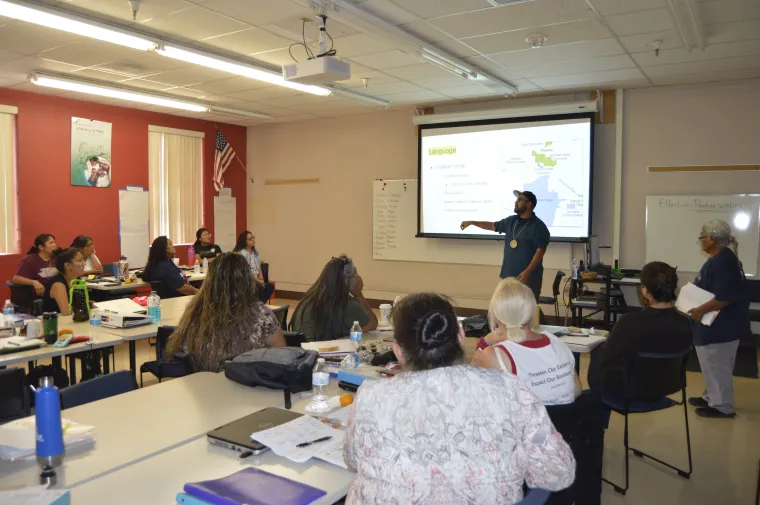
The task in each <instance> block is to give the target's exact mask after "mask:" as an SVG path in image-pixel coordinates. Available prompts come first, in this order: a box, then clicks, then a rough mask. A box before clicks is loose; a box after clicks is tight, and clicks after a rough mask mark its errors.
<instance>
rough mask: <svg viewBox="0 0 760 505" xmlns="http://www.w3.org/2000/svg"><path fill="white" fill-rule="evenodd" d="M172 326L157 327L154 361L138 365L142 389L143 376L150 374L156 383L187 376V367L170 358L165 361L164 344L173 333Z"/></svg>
mask: <svg viewBox="0 0 760 505" xmlns="http://www.w3.org/2000/svg"><path fill="white" fill-rule="evenodd" d="M174 328H175V327H174V326H159V327H158V331H157V332H156V359H155V360H154V361H146V362H145V363H143V364H142V365H140V387H143V374H145V373H148V372H149V373H152V374H153V375H155V376H156V377H158V382H161V380H162V379H166V378H174V377H184V376H185V375H187V373H186V369H187V365H186V364H184V363H182V362H180V361H179V360H177V359H175V358H174V357H172V358H171V359H166V357H165V355H166V344H167V342H168V341H169V337H170V336H171V334H172V333H173V332H174Z"/></svg>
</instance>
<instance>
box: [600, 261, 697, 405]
mask: <svg viewBox="0 0 760 505" xmlns="http://www.w3.org/2000/svg"><path fill="white" fill-rule="evenodd" d="M677 286H678V275H677V274H676V270H675V268H673V267H671V266H670V265H668V264H667V263H663V262H661V261H653V262H652V263H647V264H646V265H644V268H643V269H642V270H641V295H642V296H643V298H644V305H645V308H644V310H642V311H640V312H631V313H628V314H624V315H623V316H622V317H621V318H620V319H618V322H617V323H615V326H614V327H613V328H612V331H611V332H610V334H609V336H608V337H607V341H606V342H605V343H604V345H603V346H601V348H599V349H598V350H597V351H596V352H595V353H593V354H592V359H591V363H590V365H589V374H588V380H589V385H590V386H591V387H592V388H594V389H599V390H601V391H602V392H603V393H607V394H614V395H621V394H623V392H624V384H623V371H624V370H625V368H626V367H627V366H628V365H629V363H630V362H631V359H632V358H633V356H634V354H635V353H636V352H651V353H677V352H681V351H684V350H686V349H688V348H689V347H690V346H691V344H692V332H691V325H690V323H689V319H688V318H687V317H686V316H684V315H682V314H680V313H679V312H678V311H677V310H676V309H675V301H676V288H677ZM654 380H656V379H654ZM632 386H634V389H635V390H634V391H631V392H630V393H631V394H634V395H636V396H638V397H642V398H646V397H647V391H648V390H650V388H651V387H652V384H651V383H647V376H646V374H640V375H637V381H636V383H635V384H633V385H632ZM653 399H654V398H653Z"/></svg>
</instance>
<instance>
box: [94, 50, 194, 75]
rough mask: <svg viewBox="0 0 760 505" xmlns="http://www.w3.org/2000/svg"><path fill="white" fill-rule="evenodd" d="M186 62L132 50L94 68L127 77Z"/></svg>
mask: <svg viewBox="0 0 760 505" xmlns="http://www.w3.org/2000/svg"><path fill="white" fill-rule="evenodd" d="M186 66H187V63H185V62H183V61H178V60H175V59H172V58H167V57H165V56H161V55H159V54H156V53H153V52H147V51H146V52H141V51H133V52H132V54H131V55H130V56H129V57H128V58H123V59H120V60H115V61H109V62H108V63H104V64H102V65H97V66H95V67H94V68H96V69H98V70H101V69H102V70H106V71H109V72H112V73H116V74H121V75H124V76H127V77H138V76H141V75H149V74H155V73H156V72H162V71H166V70H174V69H176V68H182V67H186Z"/></svg>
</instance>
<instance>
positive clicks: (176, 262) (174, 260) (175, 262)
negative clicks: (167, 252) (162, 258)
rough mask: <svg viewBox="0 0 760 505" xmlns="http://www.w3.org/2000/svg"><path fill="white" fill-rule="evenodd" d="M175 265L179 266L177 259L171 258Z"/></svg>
mask: <svg viewBox="0 0 760 505" xmlns="http://www.w3.org/2000/svg"><path fill="white" fill-rule="evenodd" d="M172 261H173V262H174V264H175V265H177V266H179V258H172Z"/></svg>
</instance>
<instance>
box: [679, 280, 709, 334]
mask: <svg viewBox="0 0 760 505" xmlns="http://www.w3.org/2000/svg"><path fill="white" fill-rule="evenodd" d="M713 298H715V295H714V294H712V293H710V292H709V291H705V290H704V289H702V288H700V287H697V286H695V285H694V284H692V283H691V282H689V283H688V284H686V285H685V286H684V287H682V288H681V292H680V293H678V299H677V300H676V308H677V309H678V310H680V311H681V312H684V313H687V312H689V311H690V310H691V309H693V308H696V307H699V306H701V305H704V304H705V303H707V302H709V301H710V300H712V299H713ZM716 317H718V311H717V310H714V311H712V312H708V313H707V314H705V315H704V316H703V317H702V321H700V322H701V323H702V324H704V325H705V326H710V325H711V324H712V323H713V321H715V318H716Z"/></svg>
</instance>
